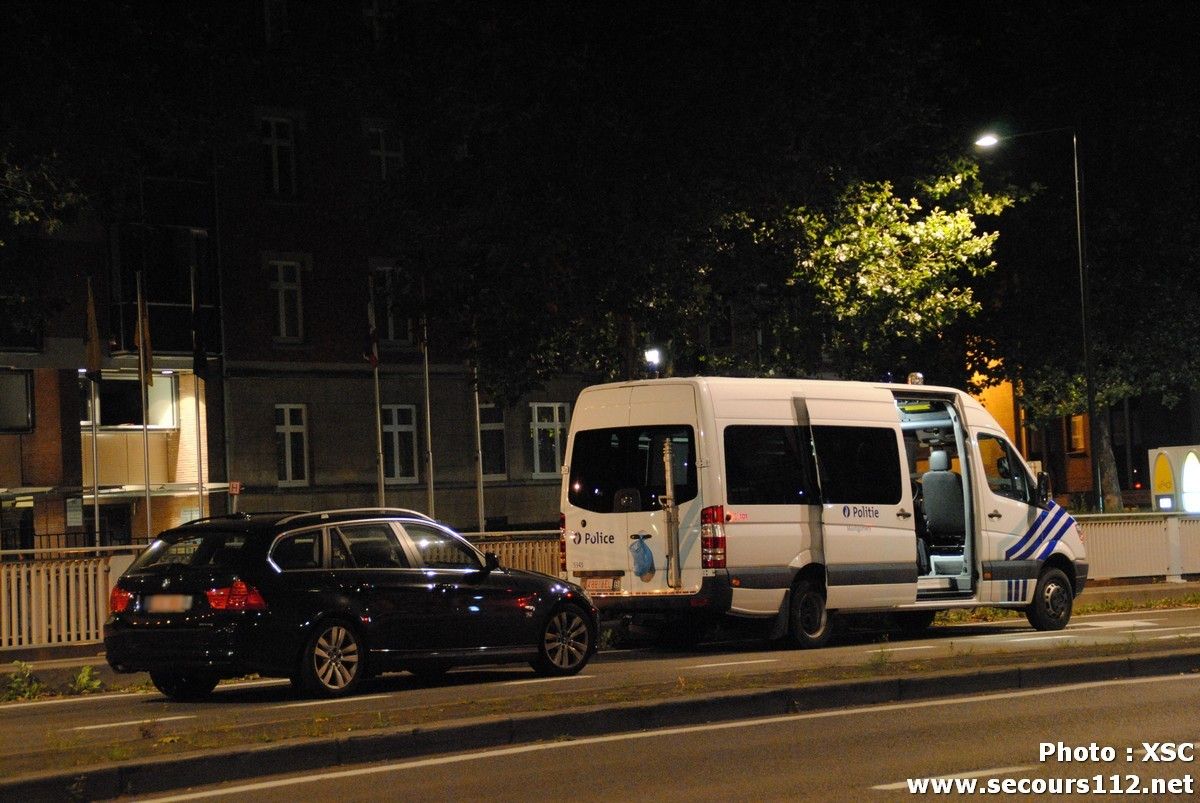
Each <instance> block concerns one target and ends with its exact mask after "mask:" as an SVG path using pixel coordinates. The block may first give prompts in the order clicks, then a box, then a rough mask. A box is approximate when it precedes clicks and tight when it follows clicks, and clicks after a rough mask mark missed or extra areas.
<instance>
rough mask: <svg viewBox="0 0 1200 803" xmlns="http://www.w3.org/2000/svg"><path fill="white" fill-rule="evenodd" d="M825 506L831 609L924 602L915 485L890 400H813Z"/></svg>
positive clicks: (809, 402) (811, 407)
mask: <svg viewBox="0 0 1200 803" xmlns="http://www.w3.org/2000/svg"><path fill="white" fill-rule="evenodd" d="M806 406H807V409H808V415H809V422H810V425H811V427H812V437H813V452H814V453H815V455H816V460H817V475H818V481H819V483H820V488H821V500H822V515H821V518H822V527H821V532H822V539H823V547H824V554H825V567H826V593H827V602H826V605H827V607H829V608H831V609H834V608H843V609H848V608H871V607H883V606H890V605H899V604H905V603H912V602H915V601H916V598H917V534H916V523H915V519H914V516H913V503H912V487H911V483H910V482H909V479H908V476H907V470H906V469H905V464H903V463H902V462H901V459H900V456H901V455H902V454H903V453H904V448H903V441H902V435H901V433H900V426H899V419H898V416H897V414H896V407H895V401H894V399H893V398H892V396H891V394H885V393H883V392H881V394H880V398H879V399H878V400H876V399H861V400H860V399H854V400H847V399H811V398H810V399H807V400H806Z"/></svg>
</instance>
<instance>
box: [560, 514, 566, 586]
mask: <svg viewBox="0 0 1200 803" xmlns="http://www.w3.org/2000/svg"><path fill="white" fill-rule="evenodd" d="M558 571H559V574H561V575H563V576H564V577H566V575H567V514H566V513H559V514H558Z"/></svg>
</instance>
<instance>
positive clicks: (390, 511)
mask: <svg viewBox="0 0 1200 803" xmlns="http://www.w3.org/2000/svg"><path fill="white" fill-rule="evenodd" d="M385 516H404V517H405V518H414V519H423V520H424V521H433V517H431V516H429V515H428V514H425V513H421V512H420V511H418V510H411V509H410V508H406V507H342V508H333V509H331V510H314V511H311V512H308V513H296V514H295V515H292V516H288V517H287V518H284V519H280V520H279V521H277V522H275V523H276V524H279V525H282V524H296V523H298V522H300V521H303V520H304V519H308V518H311V519H313V520H314V522H322V521H334V520H338V521H340V520H345V519H352V518H356V517H360V518H361V517H377V518H382V517H385Z"/></svg>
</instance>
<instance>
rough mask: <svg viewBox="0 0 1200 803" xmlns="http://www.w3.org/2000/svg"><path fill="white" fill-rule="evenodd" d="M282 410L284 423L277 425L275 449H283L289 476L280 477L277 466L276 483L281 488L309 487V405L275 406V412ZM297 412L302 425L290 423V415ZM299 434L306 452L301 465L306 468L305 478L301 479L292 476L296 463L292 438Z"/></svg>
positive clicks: (286, 471) (302, 447)
mask: <svg viewBox="0 0 1200 803" xmlns="http://www.w3.org/2000/svg"><path fill="white" fill-rule="evenodd" d="M280 410H282V411H283V423H282V424H276V425H275V435H276V441H275V448H276V449H279V448H281V447H282V448H283V457H284V462H283V465H284V468H285V473H286V474H287V476H286V477H280V476H278V474H279V471H278V465H277V466H276V472H275V473H276V481H277V482H278V483H279V487H280V488H303V487H307V486H308V484H309V482H308V475H309V466H308V405H306V404H277V405H275V412H276V413H278V412H279V411H280ZM296 410H299V411H300V423H299V424H298V425H297V424H292V423H291V421H290V419H291V415H290V413H291V412H294V411H296ZM297 433H298V434H299V435H300V443H301V449H302V450H303V452H304V454H303V455H302V456H301V463H300V464H301V465H302V466H303V467H304V476H303V477H299V478H297V477H294V476H292V466H293V465H294V463H295V461H294V460H293V457H294V455H293V454H292V436H293V435H296V434H297ZM279 436H282V442H281V441H280V438H279ZM275 457H276V460H278V458H279V454H278V452H277V453H276V455H275Z"/></svg>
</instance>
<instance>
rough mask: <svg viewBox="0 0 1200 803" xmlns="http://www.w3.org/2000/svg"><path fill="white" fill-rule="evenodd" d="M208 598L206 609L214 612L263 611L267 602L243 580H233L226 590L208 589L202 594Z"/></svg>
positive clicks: (255, 589)
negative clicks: (208, 608)
mask: <svg viewBox="0 0 1200 803" xmlns="http://www.w3.org/2000/svg"><path fill="white" fill-rule="evenodd" d="M204 595H205V596H206V597H208V607H210V608H212V609H213V610H214V611H265V610H266V609H267V601H266V600H265V599H263V598H262V594H260V593H258V589H257V588H255V587H254V586H249V585H246V583H245V581H243V580H234V581H233V584H232V585H230V586H228V587H226V588H210V589H209V590H208V591H205V592H204Z"/></svg>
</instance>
